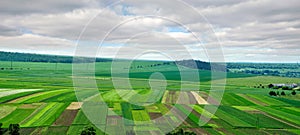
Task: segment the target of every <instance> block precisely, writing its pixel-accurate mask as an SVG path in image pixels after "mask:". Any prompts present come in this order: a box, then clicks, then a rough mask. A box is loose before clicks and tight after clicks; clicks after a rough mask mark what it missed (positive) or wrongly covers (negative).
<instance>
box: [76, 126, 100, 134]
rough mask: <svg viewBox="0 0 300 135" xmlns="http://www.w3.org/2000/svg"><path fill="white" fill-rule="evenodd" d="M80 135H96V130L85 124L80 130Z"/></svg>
mask: <svg viewBox="0 0 300 135" xmlns="http://www.w3.org/2000/svg"><path fill="white" fill-rule="evenodd" d="M80 135H96V130H95V128H94V127H92V126H86V127H84V129H83V130H82V131H81V133H80Z"/></svg>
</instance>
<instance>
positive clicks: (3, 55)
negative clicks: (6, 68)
mask: <svg viewBox="0 0 300 135" xmlns="http://www.w3.org/2000/svg"><path fill="white" fill-rule="evenodd" d="M0 61H18V62H48V63H72V62H73V57H71V56H56V55H44V54H29V53H15V52H0ZM76 61H77V62H78V61H81V62H84V61H86V62H93V61H95V59H93V58H84V57H82V58H77V59H76ZM109 61H112V60H111V59H104V58H96V62H109Z"/></svg>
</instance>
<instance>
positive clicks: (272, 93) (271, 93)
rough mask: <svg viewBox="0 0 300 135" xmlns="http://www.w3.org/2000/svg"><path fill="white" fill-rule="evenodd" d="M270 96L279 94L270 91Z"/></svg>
mask: <svg viewBox="0 0 300 135" xmlns="http://www.w3.org/2000/svg"><path fill="white" fill-rule="evenodd" d="M269 95H270V96H277V94H276V92H275V91H270V92H269Z"/></svg>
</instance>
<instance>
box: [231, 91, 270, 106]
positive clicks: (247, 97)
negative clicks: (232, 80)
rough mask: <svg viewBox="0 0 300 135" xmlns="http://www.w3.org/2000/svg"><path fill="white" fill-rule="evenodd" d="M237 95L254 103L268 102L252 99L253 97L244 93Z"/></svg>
mask: <svg viewBox="0 0 300 135" xmlns="http://www.w3.org/2000/svg"><path fill="white" fill-rule="evenodd" d="M237 95H239V96H241V97H243V98H245V99H247V100H249V101H250V102H253V103H254V104H257V105H262V106H268V104H266V103H263V102H261V101H258V100H256V99H254V98H252V97H250V96H248V95H245V94H237Z"/></svg>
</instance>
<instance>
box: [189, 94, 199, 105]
mask: <svg viewBox="0 0 300 135" xmlns="http://www.w3.org/2000/svg"><path fill="white" fill-rule="evenodd" d="M187 95H188V96H189V100H190V104H198V102H197V100H196V99H195V97H194V95H193V94H192V93H191V92H188V93H187Z"/></svg>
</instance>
